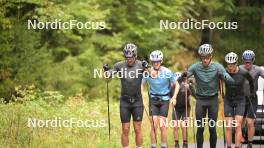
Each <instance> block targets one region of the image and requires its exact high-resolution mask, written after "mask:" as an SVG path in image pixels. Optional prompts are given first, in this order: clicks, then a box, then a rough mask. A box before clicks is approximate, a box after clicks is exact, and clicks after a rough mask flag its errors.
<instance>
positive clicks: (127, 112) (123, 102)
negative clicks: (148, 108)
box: [103, 43, 147, 148]
mask: <svg viewBox="0 0 264 148" xmlns="http://www.w3.org/2000/svg"><path fill="white" fill-rule="evenodd" d="M123 54H124V57H125V60H124V61H120V62H117V63H116V64H114V67H113V69H110V68H109V66H108V65H107V64H104V66H103V68H104V71H109V72H110V74H111V76H112V74H116V73H118V72H123V73H124V75H123V76H122V77H121V78H120V80H121V95H120V118H121V122H122V133H121V144H122V147H123V148H129V132H130V120H131V116H132V118H133V126H134V131H135V141H136V147H137V148H140V147H142V143H143V140H142V139H143V138H142V132H141V123H142V118H143V110H144V107H143V100H142V94H141V82H142V78H143V75H142V73H143V71H144V69H145V68H146V66H147V63H146V62H145V61H142V62H141V61H139V60H137V46H136V45H135V44H132V43H128V44H126V45H125V47H124V49H123ZM129 73H133V74H134V75H133V76H131V77H130V75H129Z"/></svg>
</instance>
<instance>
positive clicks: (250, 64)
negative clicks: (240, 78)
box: [244, 61, 253, 70]
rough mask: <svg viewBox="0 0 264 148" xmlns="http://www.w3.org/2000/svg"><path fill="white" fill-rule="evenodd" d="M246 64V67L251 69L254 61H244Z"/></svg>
mask: <svg viewBox="0 0 264 148" xmlns="http://www.w3.org/2000/svg"><path fill="white" fill-rule="evenodd" d="M244 65H245V68H246V69H247V70H250V69H251V67H252V65H253V62H252V61H244Z"/></svg>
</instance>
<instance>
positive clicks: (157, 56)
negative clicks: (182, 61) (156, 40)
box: [149, 50, 163, 62]
mask: <svg viewBox="0 0 264 148" xmlns="http://www.w3.org/2000/svg"><path fill="white" fill-rule="evenodd" d="M149 59H150V61H152V62H155V61H162V60H163V53H162V52H161V51H160V50H155V51H152V52H151V54H150V55H149Z"/></svg>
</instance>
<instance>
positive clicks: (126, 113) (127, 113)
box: [120, 106, 144, 123]
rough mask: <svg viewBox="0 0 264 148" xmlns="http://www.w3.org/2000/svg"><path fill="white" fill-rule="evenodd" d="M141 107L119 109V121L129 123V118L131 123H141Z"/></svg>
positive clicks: (142, 109)
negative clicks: (131, 120)
mask: <svg viewBox="0 0 264 148" xmlns="http://www.w3.org/2000/svg"><path fill="white" fill-rule="evenodd" d="M143 111H144V108H143V106H136V107H120V119H121V122H122V123H128V122H130V119H131V116H132V117H133V121H142V119H143Z"/></svg>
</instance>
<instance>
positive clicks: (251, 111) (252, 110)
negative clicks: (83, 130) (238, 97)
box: [244, 97, 258, 119]
mask: <svg viewBox="0 0 264 148" xmlns="http://www.w3.org/2000/svg"><path fill="white" fill-rule="evenodd" d="M249 99H250V98H249V97H246V108H245V114H244V117H248V118H251V119H255V116H254V115H256V113H257V109H258V99H257V98H254V99H251V103H252V106H251V103H250V101H249Z"/></svg>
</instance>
